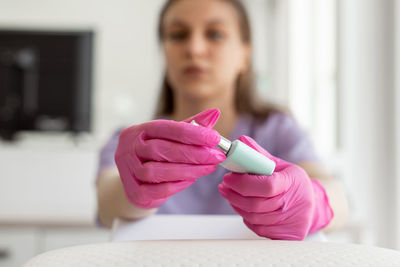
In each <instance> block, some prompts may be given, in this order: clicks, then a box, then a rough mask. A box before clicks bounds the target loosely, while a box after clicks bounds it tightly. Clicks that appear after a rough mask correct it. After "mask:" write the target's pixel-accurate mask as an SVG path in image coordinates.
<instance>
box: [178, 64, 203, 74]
mask: <svg viewBox="0 0 400 267" xmlns="http://www.w3.org/2000/svg"><path fill="white" fill-rule="evenodd" d="M183 73H184V74H186V75H190V76H201V75H204V74H205V73H206V71H205V70H204V69H203V68H201V67H198V66H189V67H186V68H184V70H183Z"/></svg>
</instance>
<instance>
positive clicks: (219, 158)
mask: <svg viewBox="0 0 400 267" xmlns="http://www.w3.org/2000/svg"><path fill="white" fill-rule="evenodd" d="M219 114H220V112H219V110H217V109H209V110H206V111H204V112H201V113H199V114H197V115H195V116H193V117H190V118H188V119H186V120H184V121H182V122H176V121H170V120H154V121H150V122H146V123H143V124H139V125H134V126H131V127H129V128H126V129H124V130H123V131H122V132H121V135H120V137H119V143H118V147H117V151H116V153H115V162H116V164H117V167H118V171H119V174H120V177H121V180H122V184H123V186H124V190H125V194H126V196H127V197H128V199H129V201H130V202H131V203H132V204H134V205H135V206H138V207H140V208H146V209H149V208H155V207H159V206H160V205H161V204H163V203H164V202H165V201H166V200H167V199H168V198H169V197H170V196H171V195H173V194H175V193H177V192H180V191H182V190H183V189H185V188H186V187H188V186H189V185H191V184H192V183H194V182H195V181H196V178H199V177H202V176H205V175H208V174H210V173H212V172H213V171H214V170H215V169H216V168H217V164H218V163H221V162H223V161H224V160H225V159H226V157H225V154H224V153H223V152H222V151H220V150H219V149H217V148H216V145H217V144H218V143H219V141H220V135H219V134H218V132H217V131H215V130H213V129H212V127H213V126H214V125H215V123H216V122H217V120H218V117H219ZM192 120H195V121H196V122H197V123H198V124H199V125H201V126H204V127H199V126H195V125H192V124H190V123H189V122H190V121H192Z"/></svg>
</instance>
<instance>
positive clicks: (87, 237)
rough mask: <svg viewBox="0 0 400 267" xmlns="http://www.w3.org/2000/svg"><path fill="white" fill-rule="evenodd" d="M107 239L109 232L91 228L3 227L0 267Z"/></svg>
mask: <svg viewBox="0 0 400 267" xmlns="http://www.w3.org/2000/svg"><path fill="white" fill-rule="evenodd" d="M108 240H109V230H107V229H100V228H95V227H90V226H88V227H83V226H81V227H65V226H64V227H49V226H47V227H23V226H15V227H13V226H0V267H14V266H15V267H17V266H21V265H22V264H24V263H25V262H26V261H28V260H29V259H31V258H32V257H34V256H35V255H37V254H40V253H43V252H45V251H49V250H53V249H58V248H62V247H68V246H74V245H81V244H89V243H102V242H107V241H108Z"/></svg>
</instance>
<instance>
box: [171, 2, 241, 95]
mask: <svg viewBox="0 0 400 267" xmlns="http://www.w3.org/2000/svg"><path fill="white" fill-rule="evenodd" d="M163 36H164V38H163V48H164V53H165V58H166V64H167V79H168V82H169V83H170V85H171V87H172V88H173V90H174V94H175V95H176V94H180V95H181V96H183V97H184V98H185V99H192V100H193V99H194V100H199V99H207V98H212V97H229V96H232V94H233V93H234V88H235V86H236V85H235V84H236V80H237V77H238V75H239V74H240V73H241V72H243V71H245V69H246V68H247V62H248V55H249V51H248V50H249V49H248V45H246V44H245V43H244V42H243V41H242V38H241V33H240V27H239V17H238V14H237V12H236V10H235V8H234V7H233V6H232V5H231V4H229V3H228V2H225V1H221V0H201V1H199V0H180V1H177V2H176V3H174V4H173V5H172V6H171V7H170V8H169V9H168V11H167V13H166V14H165V17H164V21H163Z"/></svg>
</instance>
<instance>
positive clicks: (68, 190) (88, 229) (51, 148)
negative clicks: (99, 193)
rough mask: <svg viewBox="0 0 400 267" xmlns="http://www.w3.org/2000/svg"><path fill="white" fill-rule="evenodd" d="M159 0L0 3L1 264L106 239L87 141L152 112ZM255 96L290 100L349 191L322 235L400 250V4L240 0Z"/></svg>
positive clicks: (93, 152) (93, 150) (386, 0)
mask: <svg viewBox="0 0 400 267" xmlns="http://www.w3.org/2000/svg"><path fill="white" fill-rule="evenodd" d="M163 2H164V1H163V0H152V1H138V0H135V1H134V0H114V1H104V0H100V1H99V0H97V1H94V0H79V1H78V0H70V1H61V0H53V1H48V0H36V1H28V0H0V136H1V141H0V266H19V265H20V264H21V263H23V262H24V261H26V260H27V259H28V258H30V257H32V256H34V255H36V254H38V253H40V252H43V251H46V250H49V249H55V248H59V247H65V246H69V245H74V244H81V243H90V242H103V241H107V240H108V236H109V232H108V231H107V230H105V229H101V228H98V227H96V225H95V213H96V198H95V177H96V168H97V164H98V152H99V149H100V147H101V146H102V145H103V144H104V142H106V140H107V139H108V138H109V137H110V135H111V134H112V133H113V132H114V131H115V130H116V129H117V128H118V127H121V126H128V125H131V124H135V123H141V122H144V121H147V120H150V119H151V118H152V115H153V112H154V110H155V103H156V98H157V96H158V91H159V86H160V84H161V76H162V71H163V60H162V54H161V51H160V47H159V45H158V43H157V38H156V26H157V20H158V13H159V9H160V7H161V5H162V4H163ZM245 3H246V6H247V7H248V11H249V13H250V16H251V21H252V24H253V25H252V26H253V42H254V65H255V72H256V81H257V85H258V90H259V92H260V94H261V95H262V97H263V98H264V99H266V100H269V101H274V102H276V103H280V104H283V105H286V106H288V107H290V109H291V110H292V111H293V113H294V115H295V117H296V119H297V120H298V122H299V123H300V124H301V126H302V127H303V128H304V129H305V130H306V131H308V132H309V134H310V135H311V136H312V138H313V141H314V143H315V146H316V148H317V150H318V152H319V154H320V156H321V158H322V159H323V161H324V163H325V164H326V166H327V168H328V169H329V170H330V171H331V172H332V173H333V174H334V175H335V176H336V177H337V179H339V180H340V181H341V182H342V183H343V186H344V188H345V190H346V193H347V196H348V198H349V201H350V208H351V211H350V218H349V222H348V224H347V225H346V226H345V227H344V228H343V230H341V231H338V232H335V233H331V234H329V235H328V238H329V239H330V240H332V241H336V242H355V243H362V244H369V245H377V246H382V247H388V248H394V249H400V231H399V227H398V226H399V225H400V224H399V223H400V200H399V197H398V196H399V193H400V78H399V77H400V76H399V75H397V74H400V1H397V0H302V1H296V0H246V1H245Z"/></svg>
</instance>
